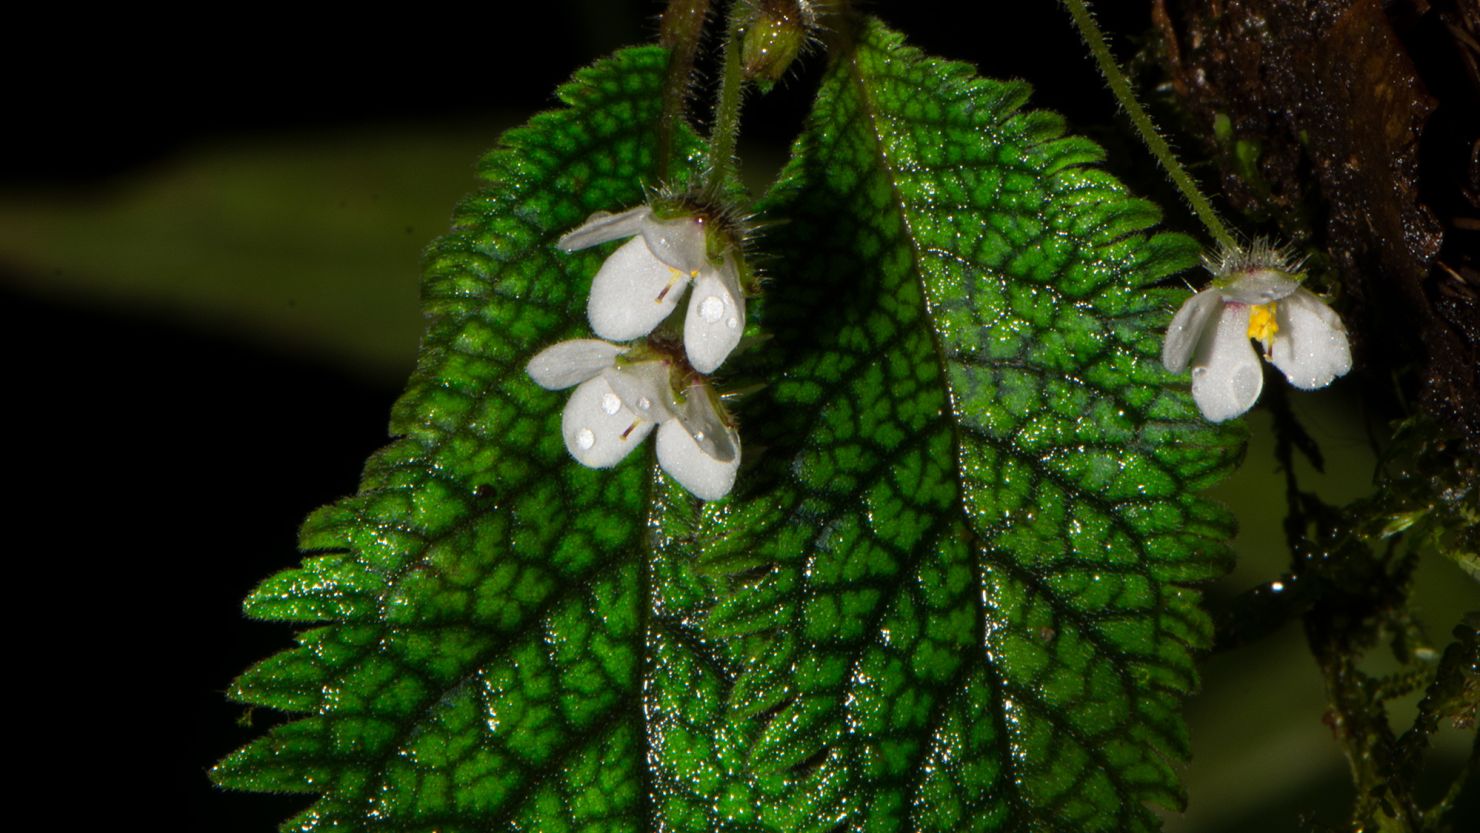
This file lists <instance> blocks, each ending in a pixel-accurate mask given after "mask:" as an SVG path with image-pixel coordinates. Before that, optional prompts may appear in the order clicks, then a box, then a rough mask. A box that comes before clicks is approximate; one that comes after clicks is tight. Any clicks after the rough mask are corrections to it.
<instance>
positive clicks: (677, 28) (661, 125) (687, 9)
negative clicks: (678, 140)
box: [657, 0, 709, 182]
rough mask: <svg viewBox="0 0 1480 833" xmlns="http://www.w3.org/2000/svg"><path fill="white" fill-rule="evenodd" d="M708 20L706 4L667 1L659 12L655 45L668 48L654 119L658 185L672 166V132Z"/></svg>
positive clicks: (706, 1)
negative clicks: (658, 111)
mask: <svg viewBox="0 0 1480 833" xmlns="http://www.w3.org/2000/svg"><path fill="white" fill-rule="evenodd" d="M708 16H709V0H668V8H666V9H664V10H663V22H662V24H661V27H660V29H659V35H658V43H660V44H662V45H663V46H666V47H668V49H669V50H670V53H671V54H670V56H669V59H668V72H667V73H666V74H665V75H664V76H663V109H662V111H661V114H660V116H659V118H658V159H657V172H658V181H659V182H667V180H668V175H669V172H670V171H671V170H672V166H673V132H674V130H676V129H677V127H678V123H679V121H680V120H681V119H682V118H683V114H684V109H685V105H686V104H687V103H688V98H689V88H690V86H691V85H690V81H689V77H690V76H691V75H692V74H693V72H694V56H695V55H696V54H697V53H698V51H699V40H700V38H701V37H702V36H703V34H704V20H705V19H706V18H707V17H708Z"/></svg>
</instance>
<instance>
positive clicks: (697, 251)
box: [558, 205, 745, 374]
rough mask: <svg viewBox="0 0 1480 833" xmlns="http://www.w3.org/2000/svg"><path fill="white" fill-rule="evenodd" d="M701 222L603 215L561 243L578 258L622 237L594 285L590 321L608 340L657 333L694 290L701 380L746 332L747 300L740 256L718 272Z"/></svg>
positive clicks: (646, 212) (637, 213)
mask: <svg viewBox="0 0 1480 833" xmlns="http://www.w3.org/2000/svg"><path fill="white" fill-rule="evenodd" d="M708 235H709V232H708V229H707V228H706V222H705V220H704V218H703V217H698V216H683V217H675V218H672V219H667V220H664V219H660V218H658V217H657V216H656V215H655V214H654V213H653V210H652V209H651V208H650V207H648V206H646V205H643V206H639V207H637V208H633V209H629V210H627V211H623V212H621V213H620V214H608V213H605V212H598V213H597V214H594V215H592V216H591V218H590V219H589V220H587V221H586V222H585V223H583V224H582V225H581V226H580V227H579V228H577V229H575V230H574V231H572V232H570V233H569V234H567V235H565V236H564V237H562V238H560V242H559V244H558V245H559V246H560V248H561V249H562V250H564V251H567V252H573V251H576V250H578V249H585V248H589V247H591V246H595V245H598V244H601V243H606V242H609V241H612V240H618V239H621V238H623V237H631V238H632V239H631V240H629V241H627V242H626V243H624V244H622V245H621V246H620V247H619V248H618V249H617V250H616V251H615V252H612V254H611V256H610V257H608V258H607V259H606V262H605V263H603V264H602V265H601V269H600V270H599V271H598V272H597V273H596V277H595V278H594V279H593V280H592V282H591V296H590V298H589V299H588V300H587V304H586V315H587V318H589V319H590V321H591V329H592V330H594V331H595V332H596V334H597V335H598V336H601V337H602V338H608V339H611V340H613V341H631V340H633V339H636V338H641V337H643V336H645V335H647V334H648V333H650V332H652V331H653V328H654V327H657V326H658V325H659V324H661V323H662V322H663V320H664V319H665V318H667V317H668V316H669V314H670V313H672V312H673V310H674V309H675V308H676V307H677V306H678V301H679V299H680V298H681V297H682V296H683V294H684V291H685V290H687V289H688V288H689V284H690V283H692V284H693V286H694V289H693V291H692V292H691V293H689V306H688V314H687V315H686V316H685V318H684V334H683V340H684V350H685V352H686V353H687V354H688V360H689V364H690V365H691V366H692V367H693V368H694V369H695V370H697V371H699V372H700V373H706V374H707V373H713V372H714V371H715V370H716V369H718V368H719V366H720V365H721V364H722V363H723V362H724V360H725V359H726V358H727V357H728V356H729V355H730V351H732V350H734V349H735V345H737V344H739V343H740V336H741V334H742V333H743V332H744V331H745V295H744V293H743V292H742V291H741V289H740V276H739V269H738V267H737V266H736V263H735V258H734V255H733V254H731V253H729V252H726V253H725V254H724V255H723V256H722V257H721V260H720V262H719V264H718V265H716V264H714V263H713V262H712V261H711V260H710V257H709V237H708Z"/></svg>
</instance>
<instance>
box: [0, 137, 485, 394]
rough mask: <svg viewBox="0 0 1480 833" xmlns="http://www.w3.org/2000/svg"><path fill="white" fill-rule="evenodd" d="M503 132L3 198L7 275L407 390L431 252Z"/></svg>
mask: <svg viewBox="0 0 1480 833" xmlns="http://www.w3.org/2000/svg"><path fill="white" fill-rule="evenodd" d="M493 132H495V128H494V126H493V125H491V124H489V123H486V122H478V123H471V124H451V125H429V126H422V127H397V126H383V125H381V126H360V127H356V128H354V129H349V130H334V131H326V132H322V133H299V134H281V135H267V136H260V137H255V138H252V139H247V140H243V139H238V140H236V141H235V142H233V143H231V144H215V145H210V146H204V147H199V148H195V149H193V150H190V151H188V152H184V153H182V154H180V155H179V156H177V157H172V158H169V159H166V160H162V161H160V162H158V163H155V164H154V165H152V166H148V167H145V168H141V169H138V170H135V171H132V172H130V173H128V174H126V175H121V176H120V177H118V178H117V179H114V180H109V181H106V182H102V183H98V184H92V185H88V186H87V187H85V188H83V187H80V186H79V187H74V188H71V189H58V188H52V189H50V190H37V191H29V192H28V191H20V192H16V191H10V192H6V193H0V264H3V265H4V266H5V267H6V268H5V271H6V272H7V273H8V275H9V276H10V277H13V278H15V279H18V280H19V281H21V282H22V285H23V286H25V287H26V289H27V290H28V291H35V292H40V293H45V294H48V295H54V296H55V295H63V296H72V297H76V298H80V299H83V300H85V301H87V302H90V303H108V304H114V305H122V306H125V307H129V308H134V309H140V310H146V311H151V312H154V313H157V314H163V315H167V316H172V317H179V318H183V319H186V320H188V321H191V322H193V323H194V324H195V325H196V326H200V327H203V328H212V329H214V328H219V327H224V328H226V329H228V330H231V331H235V332H236V333H237V334H239V335H241V336H244V337H246V338H248V339H251V340H256V341H259V342H263V341H265V342H269V343H273V344H276V345H279V349H291V350H293V351H295V352H298V353H312V354H317V355H321V356H326V357H329V358H331V359H333V360H336V361H339V362H341V363H343V364H345V365H346V366H348V367H350V368H351V369H353V370H355V371H357V372H360V373H366V374H379V375H382V376H388V377H394V379H395V380H396V382H397V383H399V381H400V379H401V378H403V374H404V373H405V372H406V370H407V369H408V368H409V367H410V365H411V362H412V357H413V356H414V355H415V351H416V344H417V339H418V337H419V336H420V333H421V328H422V319H421V316H420V315H419V314H418V312H417V309H416V299H417V281H418V277H419V274H420V263H419V261H420V256H421V249H422V247H423V246H424V245H425V244H426V242H427V241H429V240H431V239H432V236H433V234H434V233H435V232H438V231H440V230H442V229H444V228H446V223H447V215H448V206H449V205H450V204H452V202H453V201H454V200H456V198H457V197H458V196H459V195H461V194H462V193H464V192H465V191H466V190H467V178H468V173H469V168H470V166H469V164H468V160H469V159H473V158H476V156H477V154H478V153H479V152H480V151H481V150H482V149H484V148H486V147H487V144H488V136H489V135H491V134H492V133H493Z"/></svg>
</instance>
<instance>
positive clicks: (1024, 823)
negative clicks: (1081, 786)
mask: <svg viewBox="0 0 1480 833" xmlns="http://www.w3.org/2000/svg"><path fill="white" fill-rule="evenodd" d="M858 52H859V49H858V42H857V40H856V39H855V40H853V41H852V42H851V43H850V44H849V48H848V49H847V50H846V52H845V55H846V58H845V60H846V61H847V66H848V70H849V72H848V78H849V81H850V82H851V83H852V84H853V86H854V88H855V90H856V91H857V94H858V100H859V104H860V106H859V110H860V112H861V113H862V115H863V117H864V118H865V119H866V121H867V125H868V128H869V129H868V135H869V138H870V139H871V140H872V141H873V144H874V149H875V151H876V158H877V159H878V160H879V161H880V163H881V167H882V169H883V171H884V175H885V179H886V180H888V183H889V193H890V195H891V196H892V197H893V199H891V200H890V205H891V207H892V208H893V210H894V211H895V212H896V213H897V214H898V216H899V221H900V223H901V224H902V225H903V228H904V230H905V235H906V237H907V238H908V240H909V246H910V253H911V263H912V265H913V269H912V272H913V274H914V277H915V280H916V282H917V284H918V287H919V290H920V304H921V307H922V309H921V313H922V315H923V316H924V318H923V320H924V321H925V322H927V324H928V323H930V322H933V321H934V320H935V317H934V314H933V313H934V310H933V307H932V304H931V298H930V289H929V287H928V286H927V285H926V282H925V281H924V280H923V275H922V272H921V267H920V264H921V263H922V262H923V252H922V250H921V248H920V246H919V243H918V240H917V238H916V236H915V232H914V225H913V223H912V222H911V220H910V215H909V212H908V211H906V210H905V200H904V195H903V194H901V193H900V190H899V185H898V181H899V174H898V168H897V167H896V166H895V164H894V162H893V160H892V159H891V158H890V155H889V150H888V147H887V146H886V144H885V141H884V135H883V133H882V131H881V130H880V120H881V114H880V110H879V105H878V102H877V101H875V99H874V97H873V96H872V95H871V94H870V91H869V86H868V85H867V84H866V83H864V80H863V70H862V68H861V67H860V66H859V61H858ZM926 329H928V330H929V331H930V344H931V347H932V348H933V349H934V350H935V356H936V362H937V364H938V367H939V370H940V376H941V382H940V383H941V386H942V387H943V388H944V389H945V394H946V402H947V404H948V406H949V407H950V416H949V418H947V419H946V420H945V421H946V422H947V423H949V425H950V432H951V454H952V458H953V460H954V461H955V465H954V466H953V467H952V472H953V476H954V478H955V480H956V493H955V496H954V497H953V498H952V502H953V504H954V505H955V510H956V514H957V517H958V519H959V520H960V521H961V527H962V529H963V530H964V531H965V533H966V535H967V536H969V539H968V540H969V542H970V549H971V552H972V553H973V554H974V555H975V556H981V555H983V554H984V552H985V547H984V545H983V542H982V540H981V537H980V536H979V535H978V533H977V531H976V529H975V528H974V526H973V525H972V524H971V523H970V522H969V520H970V515H969V513H968V511H967V508H966V504H965V501H964V498H963V495H964V492H965V484H963V483H962V482H961V475H960V472H961V464H962V443H961V427H960V424H959V423H958V421H957V419H956V415H957V414H958V413H960V411H959V409H958V401H957V397H956V390H955V388H954V387H952V386H951V381H950V373H949V363H948V361H947V358H946V356H947V354H946V351H945V346H944V345H943V344H942V343H941V339H940V333H939V332H937V331H936V329H935V327H933V326H927V327H926ZM918 560H919V559H916V561H917V562H918ZM970 561H971V572H972V576H973V578H974V579H975V581H976V587H977V592H975V593H972V594H971V596H972V599H973V604H974V605H975V607H976V614H977V625H978V627H979V629H980V631H979V635H978V636H979V640H980V641H978V642H977V643H976V647H978V648H980V647H981V646H982V645H984V644H985V641H986V634H987V629H988V628H989V627H990V625H989V620H988V616H987V610H986V591H987V580H986V576H985V575H984V573H983V571H982V565H981V560H980V558H979V557H973V558H971V559H970ZM971 665H972V660H968V661H965V662H962V663H961V667H960V668H959V669H957V672H956V673H955V674H953V675H952V678H953V679H952V682H955V681H956V679H958V678H959V676H960V675H964V674H966V673H969V669H970V668H971ZM982 665H983V666H984V667H985V669H986V673H987V674H988V675H990V676H991V677H992V678H993V679H994V680H995V681H996V682H997V685H995V686H989V688H990V697H991V702H992V716H993V719H994V721H995V722H996V724H997V726H996V732H995V738H996V745H997V759H998V762H999V763H1000V765H1001V767H1002V772H1003V778H1004V780H1005V781H1007V782H1009V783H1014V784H1015V783H1017V782H1018V777H1019V776H1018V771H1017V756H1016V755H1014V754H1013V751H1012V748H1011V747H1012V745H1013V741H1012V736H1011V735H1010V734H1009V732H1010V729H1009V727H1008V725H1007V722H1008V721H1007V715H1006V710H1005V707H1004V705H1003V698H1002V691H1003V690H1004V688H1003V682H1004V681H1003V680H1002V678H1001V677H1000V675H998V674H997V669H996V667H995V666H994V665H993V664H992V663H990V662H983V663H982ZM951 693H952V692H951V691H950V690H946V692H945V696H942V697H941V698H940V700H939V702H937V703H936V704H935V705H934V706H933V707H932V709H931V726H932V727H938V726H939V724H938V723H937V722H936V721H937V720H938V718H939V715H940V714H941V712H942V710H943V709H944V708H945V707H946V706H947V704H948V703H949V702H950V700H951ZM927 755H928V753H927ZM916 772H918V769H916ZM920 783H921V782H920V779H919V778H918V776H917V777H915V778H913V779H911V792H915V791H916V790H918V789H919V788H920ZM1006 798H1007V804H1008V808H1009V811H1010V813H1011V822H1012V823H1014V824H1013V827H1015V828H1017V829H1025V828H1027V827H1028V826H1029V825H1030V824H1031V823H1032V820H1034V819H1035V818H1036V815H1037V814H1036V813H1033V812H1032V809H1031V808H1030V807H1028V806H1027V805H1026V802H1024V801H1023V797H1022V793H1021V791H1020V790H1016V789H1014V790H1008V791H1007V796H1006Z"/></svg>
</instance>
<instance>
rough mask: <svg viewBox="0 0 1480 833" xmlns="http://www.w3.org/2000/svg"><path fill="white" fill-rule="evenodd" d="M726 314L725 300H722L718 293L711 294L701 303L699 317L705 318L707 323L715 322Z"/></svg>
mask: <svg viewBox="0 0 1480 833" xmlns="http://www.w3.org/2000/svg"><path fill="white" fill-rule="evenodd" d="M724 314H725V302H724V301H721V300H720V299H719V296H718V295H710V296H709V297H708V298H705V299H704V302H703V303H701V304H699V317H700V318H702V319H704V321H705V323H708V324H713V323H714V322H716V321H718V320H719V317H720V316H721V315H724Z"/></svg>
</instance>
